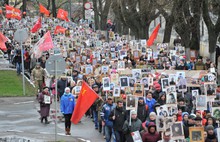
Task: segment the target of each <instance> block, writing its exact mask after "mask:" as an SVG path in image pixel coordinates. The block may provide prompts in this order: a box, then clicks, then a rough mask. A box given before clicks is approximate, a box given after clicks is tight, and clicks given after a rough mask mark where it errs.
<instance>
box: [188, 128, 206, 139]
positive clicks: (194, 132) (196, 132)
mask: <svg viewBox="0 0 220 142" xmlns="http://www.w3.org/2000/svg"><path fill="white" fill-rule="evenodd" d="M189 137H190V142H204V141H205V139H204V128H203V127H189Z"/></svg>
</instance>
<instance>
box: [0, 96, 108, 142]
mask: <svg viewBox="0 0 220 142" xmlns="http://www.w3.org/2000/svg"><path fill="white" fill-rule="evenodd" d="M38 106H39V105H38V103H37V102H36V101H35V99H34V97H16V98H14V97H13V98H0V108H1V109H0V141H3V140H2V139H3V138H5V137H8V139H9V138H12V137H14V136H16V137H20V138H22V137H23V138H25V139H29V140H31V141H36V142H38V141H39V142H41V141H55V124H54V122H52V120H51V123H50V124H48V125H45V124H41V123H40V120H39V118H40V115H39V113H38V112H37V110H38ZM51 108H52V109H53V108H55V107H54V104H53V105H52V106H51ZM57 133H58V135H57V140H59V141H71V142H81V141H91V142H104V141H105V140H104V139H103V137H102V134H100V133H99V132H98V131H97V130H95V129H94V124H93V122H92V121H91V119H90V118H86V117H83V119H82V123H79V124H78V125H74V124H72V128H71V134H72V135H71V136H65V134H64V122H58V125H57Z"/></svg>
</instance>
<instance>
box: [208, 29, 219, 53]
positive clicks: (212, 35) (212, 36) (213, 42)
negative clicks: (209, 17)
mask: <svg viewBox="0 0 220 142" xmlns="http://www.w3.org/2000/svg"><path fill="white" fill-rule="evenodd" d="M208 33H209V52H210V54H211V53H213V52H215V48H216V43H217V37H218V34H216V33H215V31H212V30H209V31H208Z"/></svg>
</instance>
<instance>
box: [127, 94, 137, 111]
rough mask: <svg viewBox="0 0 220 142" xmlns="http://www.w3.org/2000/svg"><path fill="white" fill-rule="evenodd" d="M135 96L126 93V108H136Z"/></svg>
mask: <svg viewBox="0 0 220 142" xmlns="http://www.w3.org/2000/svg"><path fill="white" fill-rule="evenodd" d="M137 103H138V100H137V97H136V96H133V95H127V97H126V110H136V108H137Z"/></svg>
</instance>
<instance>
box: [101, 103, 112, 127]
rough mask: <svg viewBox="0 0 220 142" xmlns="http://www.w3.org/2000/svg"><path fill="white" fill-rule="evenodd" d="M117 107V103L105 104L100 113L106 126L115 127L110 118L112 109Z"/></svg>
mask: <svg viewBox="0 0 220 142" xmlns="http://www.w3.org/2000/svg"><path fill="white" fill-rule="evenodd" d="M114 108H115V105H113V104H112V105H110V104H104V105H103V108H102V112H101V113H100V116H101V118H102V121H104V122H105V125H106V126H110V127H113V122H112V121H110V120H109V115H110V113H111V111H112V110H113V109H114Z"/></svg>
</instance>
